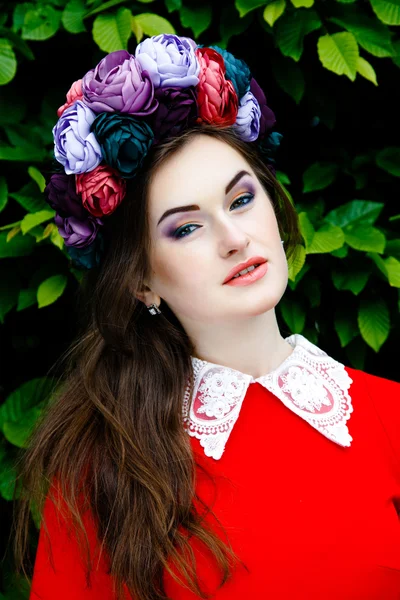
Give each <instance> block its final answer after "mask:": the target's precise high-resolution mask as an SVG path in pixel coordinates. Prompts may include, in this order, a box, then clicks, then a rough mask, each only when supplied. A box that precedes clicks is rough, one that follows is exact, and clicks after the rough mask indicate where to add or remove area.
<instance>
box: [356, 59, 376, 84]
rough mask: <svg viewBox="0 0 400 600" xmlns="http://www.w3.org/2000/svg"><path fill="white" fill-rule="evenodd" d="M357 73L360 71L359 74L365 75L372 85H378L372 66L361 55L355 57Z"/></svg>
mask: <svg viewBox="0 0 400 600" xmlns="http://www.w3.org/2000/svg"><path fill="white" fill-rule="evenodd" d="M357 73H360V75H362V77H365V79H368V81H372V83H373V84H374V85H378V82H377V80H376V73H375V71H374V68H373V66H372V65H370V64H369V62H368V61H367V60H365V58H363V57H362V56H359V57H358V59H357Z"/></svg>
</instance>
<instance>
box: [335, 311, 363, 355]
mask: <svg viewBox="0 0 400 600" xmlns="http://www.w3.org/2000/svg"><path fill="white" fill-rule="evenodd" d="M333 322H334V325H335V330H336V333H337V335H338V338H339V340H340V345H341V346H342V348H344V347H345V346H347V344H348V343H349V342H351V340H352V339H354V338H355V337H356V336H357V335H358V327H357V322H356V320H355V318H353V319H351V318H350V317H349V314H348V311H347V310H345V309H343V308H342V309H338V311H337V312H336V314H335V317H334V320H333Z"/></svg>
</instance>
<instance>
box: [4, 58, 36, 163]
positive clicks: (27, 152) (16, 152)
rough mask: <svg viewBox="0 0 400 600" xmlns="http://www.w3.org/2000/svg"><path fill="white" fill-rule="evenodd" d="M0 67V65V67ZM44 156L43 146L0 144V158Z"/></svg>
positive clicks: (32, 159)
mask: <svg viewBox="0 0 400 600" xmlns="http://www.w3.org/2000/svg"><path fill="white" fill-rule="evenodd" d="M0 69H1V67H0ZM44 157H45V150H44V148H34V147H32V146H28V145H27V146H25V147H24V148H13V147H12V146H8V145H7V144H0V160H21V161H24V162H42V161H43V159H44Z"/></svg>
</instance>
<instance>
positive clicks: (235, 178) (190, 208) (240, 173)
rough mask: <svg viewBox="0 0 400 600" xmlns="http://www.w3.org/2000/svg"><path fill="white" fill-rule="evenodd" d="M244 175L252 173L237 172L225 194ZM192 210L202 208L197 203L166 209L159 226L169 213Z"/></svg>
mask: <svg viewBox="0 0 400 600" xmlns="http://www.w3.org/2000/svg"><path fill="white" fill-rule="evenodd" d="M244 175H250V173H249V172H248V171H239V173H236V175H235V176H234V177H233V179H231V181H230V182H229V183H228V185H227V186H226V188H225V196H226V195H227V194H229V192H230V191H231V189H232V188H233V186H234V185H236V184H237V182H238V181H239V180H240V179H242V177H243V176H244ZM250 177H251V175H250ZM192 210H200V206H198V205H197V204H189V205H188V206H176V207H175V208H169V209H168V210H166V211H165V213H164V214H163V216H162V217H161V219H160V220H159V221H158V223H157V227H158V226H159V224H160V223H161V221H163V220H164V219H165V218H166V217H168V216H169V215H172V214H174V213H177V212H189V211H192Z"/></svg>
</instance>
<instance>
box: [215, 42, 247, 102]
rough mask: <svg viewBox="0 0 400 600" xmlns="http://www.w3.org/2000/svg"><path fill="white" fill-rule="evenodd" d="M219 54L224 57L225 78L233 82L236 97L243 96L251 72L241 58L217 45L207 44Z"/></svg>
mask: <svg viewBox="0 0 400 600" xmlns="http://www.w3.org/2000/svg"><path fill="white" fill-rule="evenodd" d="M209 47H210V48H213V49H214V50H216V52H218V53H219V54H221V56H222V58H223V59H224V63H225V66H226V73H225V78H226V79H230V80H231V81H232V83H233V87H234V88H235V91H236V93H237V95H238V98H239V100H240V98H241V97H242V96H244V95H245V94H246V92H248V91H249V89H250V79H251V73H250V69H249V67H248V66H247V64H246V63H245V62H244V60H242V59H241V58H236V57H235V56H233V54H231V53H230V52H228V50H224V49H223V48H220V47H219V46H209Z"/></svg>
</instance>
